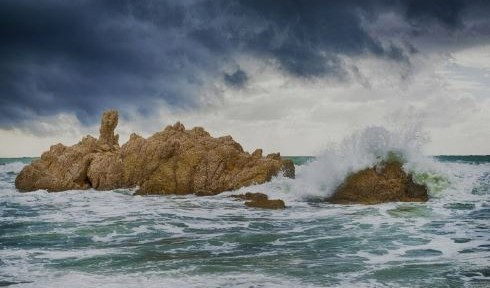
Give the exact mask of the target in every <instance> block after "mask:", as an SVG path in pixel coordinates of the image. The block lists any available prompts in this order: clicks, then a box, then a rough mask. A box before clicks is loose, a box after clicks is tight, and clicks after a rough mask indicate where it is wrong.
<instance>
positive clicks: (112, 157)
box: [15, 110, 294, 195]
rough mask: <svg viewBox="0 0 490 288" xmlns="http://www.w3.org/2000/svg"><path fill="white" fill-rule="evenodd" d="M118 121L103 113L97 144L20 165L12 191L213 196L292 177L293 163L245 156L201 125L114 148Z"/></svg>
mask: <svg viewBox="0 0 490 288" xmlns="http://www.w3.org/2000/svg"><path fill="white" fill-rule="evenodd" d="M117 123H118V114H117V111H114V110H112V111H108V112H105V113H104V115H103V117H102V120H101V128H100V137H99V139H98V140H97V139H95V138H93V137H91V136H87V137H85V138H84V139H83V140H82V141H81V142H80V143H78V144H76V145H73V146H71V147H66V146H63V145H61V144H58V145H54V146H52V147H51V149H50V151H48V152H45V153H44V154H43V155H42V156H41V159H39V160H36V161H34V162H33V163H32V164H30V165H27V166H26V167H24V169H23V170H22V171H21V173H20V174H19V175H18V177H17V179H16V182H15V185H16V187H17V188H18V189H19V190H20V191H33V190H36V189H47V190H48V191H63V190H70V189H89V188H94V189H98V190H109V189H115V188H125V187H127V188H130V187H136V186H139V187H140V189H139V191H138V194H142V195H146V194H191V193H194V194H197V195H214V194H217V193H220V192H223V191H229V190H234V189H238V188H241V187H244V186H248V185H252V184H260V183H264V182H266V181H269V180H270V179H271V178H272V177H273V176H275V175H278V174H279V173H283V174H284V175H286V176H288V177H294V165H292V163H290V162H288V160H283V159H282V158H281V157H280V155H279V153H275V154H270V155H268V156H267V157H262V155H261V154H262V152H261V151H260V150H258V151H256V152H254V153H253V154H252V155H250V154H249V153H247V152H245V151H244V150H243V148H242V147H241V145H240V144H238V143H237V142H235V141H234V140H233V138H232V137H231V136H223V137H219V138H213V137H211V136H210V135H209V133H208V132H206V131H205V130H204V129H203V128H201V127H195V128H193V129H191V130H186V129H185V127H184V125H182V124H181V123H180V122H177V123H176V124H175V125H173V126H167V127H166V128H165V129H164V131H162V132H158V133H155V134H154V135H153V136H151V137H149V138H147V139H145V138H143V137H141V136H138V135H136V134H132V135H131V137H130V139H129V141H128V142H127V143H126V144H124V145H123V146H122V147H119V144H118V138H119V137H118V135H115V134H114V129H115V127H116V125H117ZM259 151H260V152H259Z"/></svg>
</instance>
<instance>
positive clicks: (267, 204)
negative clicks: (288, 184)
mask: <svg viewBox="0 0 490 288" xmlns="http://www.w3.org/2000/svg"><path fill="white" fill-rule="evenodd" d="M245 205H246V206H247V207H250V208H262V209H284V208H286V205H285V204H284V201H282V200H281V199H276V200H253V201H248V202H245Z"/></svg>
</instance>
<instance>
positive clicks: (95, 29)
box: [0, 0, 490, 129]
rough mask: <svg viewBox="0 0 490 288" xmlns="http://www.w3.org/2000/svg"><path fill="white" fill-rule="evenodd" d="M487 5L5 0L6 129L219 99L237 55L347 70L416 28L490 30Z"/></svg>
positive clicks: (318, 73) (244, 76)
mask: <svg viewBox="0 0 490 288" xmlns="http://www.w3.org/2000/svg"><path fill="white" fill-rule="evenodd" d="M485 12H486V13H485ZM489 12H490V9H489V5H488V4H485V2H484V1H457V0H447V1H418V0H417V1H369V0H368V1H293V0H280V1H279V0H277V1H275V0H268V1H253V0H244V1H224V0H223V1H222V0H210V1H208V0H196V1H130V0H126V1H122V0H121V1H95V0H94V1H91V0H79V1H57V0H48V1H34V0H32V1H16V0H5V1H0V128H4V129H9V128H12V127H17V126H19V125H27V124H26V123H28V122H29V121H30V120H31V119H33V118H35V117H38V116H49V115H55V114H57V113H62V112H67V113H74V114H75V115H76V116H77V118H78V119H79V120H80V121H81V122H82V123H84V124H92V123H93V121H97V118H98V117H97V115H98V114H99V113H100V112H101V111H102V110H104V109H107V108H109V107H115V108H118V109H121V110H122V111H124V110H126V109H133V110H135V111H139V113H141V114H145V115H146V114H151V112H152V109H153V108H154V107H155V106H157V105H158V104H159V103H165V104H166V105H168V106H169V107H174V108H175V109H199V108H201V107H203V106H206V105H212V104H213V103H215V102H219V101H220V92H219V89H216V90H213V87H214V86H215V85H220V83H223V84H226V85H228V86H231V87H233V88H234V89H237V88H238V89H240V88H242V87H245V86H246V85H247V80H248V79H249V77H251V76H250V75H248V73H247V71H246V70H242V69H241V68H240V69H236V67H237V65H238V64H237V59H238V58H239V57H241V56H247V57H253V58H256V59H258V60H259V61H261V62H263V63H267V64H269V65H272V66H274V67H276V68H277V69H278V70H279V71H281V72H282V73H286V74H288V75H290V76H291V77H297V78H306V79H308V78H318V77H329V78H335V79H338V80H340V81H346V80H348V79H347V76H346V75H347V74H348V73H347V70H348V69H349V67H347V66H346V65H345V63H344V61H343V60H342V57H358V56H362V55H369V56H373V57H380V58H384V59H387V60H388V61H394V62H400V63H410V57H411V55H412V54H414V53H417V47H416V45H415V44H413V43H411V42H410V41H411V39H413V38H414V37H418V36H420V35H424V34H426V35H427V34H430V33H433V31H441V29H442V30H443V31H446V32H447V33H454V32H455V31H456V32H457V31H470V32H471V33H470V34H472V35H473V37H476V38H478V37H480V36H481V35H483V36H485V37H488V35H489V34H490V31H489V30H488V28H489V25H488V20H487V16H488V13H489ZM385 14H392V15H395V17H396V19H398V20H399V21H400V22H401V23H403V27H405V28H404V30H402V32H403V33H405V34H404V38H403V41H392V40H393V39H392V38H391V36H390V35H393V33H394V34H396V33H397V30H396V29H397V28H394V29H395V31H389V32H390V33H388V34H385V33H386V31H381V32H379V31H372V30H369V29H368V28H366V27H369V23H374V22H376V21H378V20H379V19H380V15H385ZM485 15H486V16H485ZM480 39H481V37H480ZM407 41H408V42H407ZM230 67H235V69H234V70H233V68H231V69H232V70H230ZM230 71H231V72H230ZM205 90H206V91H207V90H209V91H211V92H209V93H203V91H205Z"/></svg>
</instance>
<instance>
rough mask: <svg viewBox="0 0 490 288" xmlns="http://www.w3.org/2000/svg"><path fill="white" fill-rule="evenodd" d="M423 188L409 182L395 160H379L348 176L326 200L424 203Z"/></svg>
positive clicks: (424, 190) (344, 202) (424, 194)
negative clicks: (372, 165)
mask: <svg viewBox="0 0 490 288" xmlns="http://www.w3.org/2000/svg"><path fill="white" fill-rule="evenodd" d="M428 199H429V196H428V194H427V187H426V186H425V185H420V184H417V183H415V182H414V181H413V178H412V175H411V174H407V173H406V172H405V171H404V170H403V166H402V164H401V163H399V162H397V161H390V162H382V163H380V164H378V165H376V166H375V167H372V168H366V169H364V170H361V171H359V172H357V173H354V174H351V175H350V176H348V177H347V178H346V179H345V180H344V182H343V183H342V184H341V185H340V186H339V187H338V188H337V189H336V191H335V193H334V195H333V196H332V197H330V198H329V199H327V201H329V202H332V203H339V204H348V203H361V204H377V203H384V202H398V201H401V202H425V201H427V200H428Z"/></svg>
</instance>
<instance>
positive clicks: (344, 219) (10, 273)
mask: <svg viewBox="0 0 490 288" xmlns="http://www.w3.org/2000/svg"><path fill="white" fill-rule="evenodd" d="M293 160H294V161H295V163H296V164H297V166H296V167H297V172H298V176H299V178H298V179H297V180H291V179H285V178H282V177H278V178H275V179H274V180H273V181H272V182H270V183H267V184H263V185H257V186H253V187H249V188H246V189H242V190H240V191H235V192H227V193H224V194H221V195H218V196H213V197H195V196H187V197H176V196H173V197H141V196H132V195H131V193H132V191H130V190H115V191H105V192H98V191H67V192H60V193H47V192H45V191H37V192H32V193H19V192H17V191H16V190H15V189H14V180H15V177H16V175H17V174H18V173H19V171H20V170H21V168H22V167H23V165H25V163H28V161H30V159H9V160H6V159H2V160H0V163H2V164H0V286H10V285H12V286H11V287H429V286H430V287H489V286H490V230H489V228H490V221H489V220H490V160H489V159H488V158H477V159H475V158H474V157H473V158H471V159H470V158H464V157H463V158H461V157H459V158H457V159H456V158H444V159H440V158H436V161H435V163H434V165H435V167H437V169H438V170H437V171H438V173H440V177H443V178H444V179H447V181H446V182H447V183H449V184H447V185H446V186H444V187H443V188H441V189H442V191H440V192H438V193H437V194H434V195H432V198H431V200H430V201H429V202H427V203H420V204H416V203H413V204H407V203H389V204H382V205H373V206H362V205H332V204H327V203H321V202H318V201H306V200H305V199H304V198H302V197H301V194H302V191H299V190H301V189H298V188H296V187H299V186H295V183H296V182H295V181H301V179H302V177H301V175H302V173H303V174H304V173H305V172H304V171H305V170H304V167H306V166H305V165H308V163H309V162H310V161H313V160H314V159H312V158H311V157H295V158H293ZM465 160H467V161H465ZM325 173H328V171H325ZM245 191H252V192H256V191H261V192H266V193H267V194H269V195H270V196H271V197H272V198H282V199H284V200H285V201H286V205H287V206H288V208H287V209H285V210H283V211H268V210H259V209H249V208H246V207H245V206H244V205H243V203H242V202H239V201H234V200H233V199H231V198H229V197H228V196H229V195H230V194H235V193H243V192H245Z"/></svg>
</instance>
